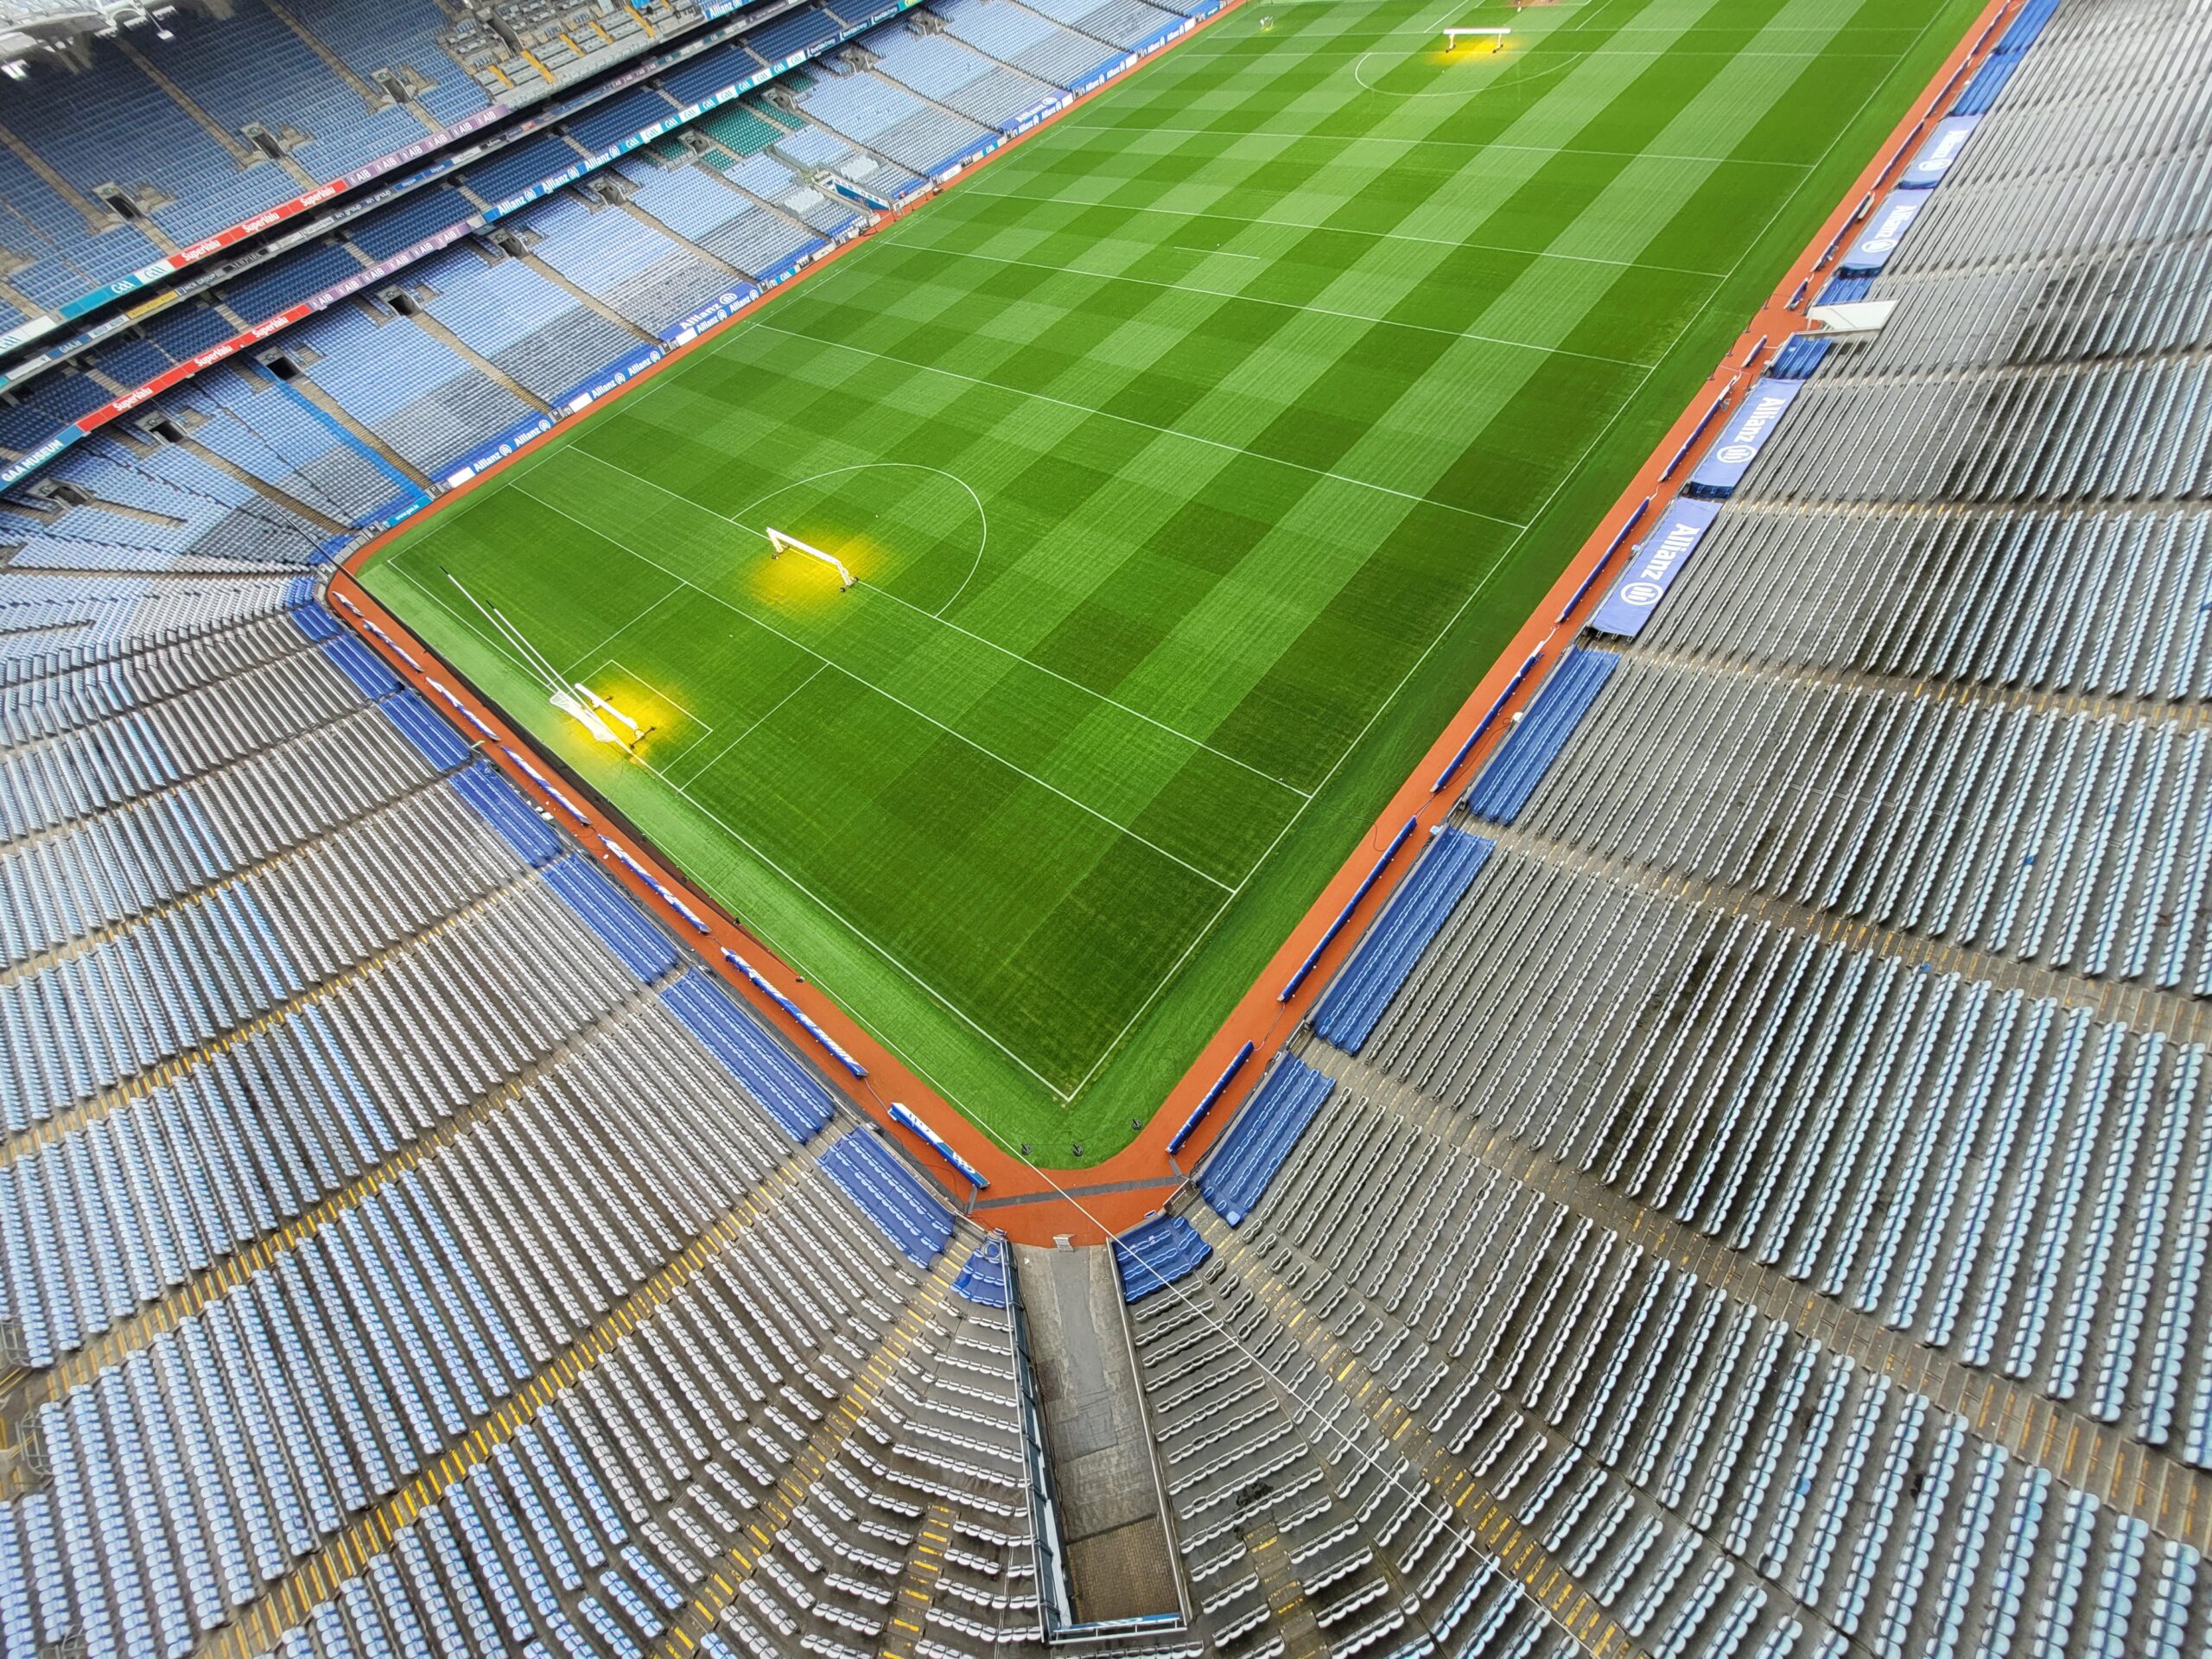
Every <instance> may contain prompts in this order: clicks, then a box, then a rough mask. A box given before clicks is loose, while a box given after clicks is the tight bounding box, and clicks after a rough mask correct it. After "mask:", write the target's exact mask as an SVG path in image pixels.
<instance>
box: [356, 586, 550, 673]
mask: <svg viewBox="0 0 2212 1659" xmlns="http://www.w3.org/2000/svg"><path fill="white" fill-rule="evenodd" d="M391 570H392V574H393V575H397V577H398V578H399V579H400V580H401V581H402V582H405V583H406V584H407V585H408V586H409V587H410V588H413V589H414V590H415V591H416V593H418V594H422V595H423V598H425V599H427V600H429V601H430V603H431V604H433V605H435V606H436V607H438V608H439V609H440V610H442V611H443V612H444V613H446V614H447V615H448V616H449V617H451V618H452V619H453V620H454V621H455V622H456V623H458V624H460V626H461V628H462V630H463V631H464V632H468V633H473V634H474V635H475V636H476V638H477V639H480V640H481V641H483V643H484V644H485V645H488V646H490V647H491V649H492V653H493V655H494V656H496V657H503V658H505V659H506V660H507V661H508V662H509V663H511V664H513V665H514V666H515V667H516V668H517V669H518V670H519V671H521V672H523V673H524V674H526V675H528V676H529V677H530V679H531V683H532V684H534V685H536V684H541V682H540V681H539V680H538V678H537V670H536V669H534V668H532V667H531V665H530V664H527V663H525V662H524V661H523V659H522V658H519V657H518V656H516V655H515V651H514V647H513V646H512V645H509V644H507V642H506V641H505V640H504V639H497V638H495V637H494V636H493V635H491V634H488V633H486V632H484V630H483V629H482V628H480V627H479V626H477V625H476V624H475V623H474V622H472V621H470V620H468V619H467V617H465V616H463V615H462V614H461V613H460V612H459V611H456V610H455V609H454V607H452V606H451V605H448V603H447V602H446V601H445V598H444V596H443V595H442V594H437V593H434V592H432V591H431V589H430V586H429V583H428V582H424V581H423V580H422V579H421V578H420V577H419V576H417V575H416V574H415V573H414V572H413V571H412V570H410V569H408V568H407V567H406V566H405V565H404V564H401V563H398V562H397V560H393V561H391Z"/></svg>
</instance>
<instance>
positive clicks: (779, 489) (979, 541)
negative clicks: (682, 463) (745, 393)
mask: <svg viewBox="0 0 2212 1659" xmlns="http://www.w3.org/2000/svg"><path fill="white" fill-rule="evenodd" d="M593 459H594V460H597V459H599V457H597V456H594V457H593ZM607 465H608V466H610V467H616V466H617V463H615V462H613V461H608V462H607ZM874 467H889V468H891V469H893V471H905V472H910V473H935V474H937V475H938V477H939V478H949V479H950V480H952V481H953V482H954V483H955V484H957V485H958V486H960V487H961V488H962V489H963V490H965V491H967V492H968V499H969V500H970V501H972V502H974V503H975V504H976V523H977V524H980V525H982V532H983V533H982V535H981V536H978V537H976V551H975V554H974V555H973V556H971V557H970V558H969V561H968V574H967V575H964V576H963V577H961V578H960V585H959V586H958V587H957V588H954V589H953V590H952V598H951V599H948V600H946V601H944V604H942V605H940V606H938V607H937V609H936V610H934V611H931V613H930V614H931V616H936V617H942V616H943V614H944V613H945V612H946V611H948V610H950V609H951V608H952V605H953V602H954V601H956V600H957V599H958V598H959V597H960V595H961V594H964V593H966V592H967V591H968V584H969V582H973V581H975V580H976V571H978V570H980V569H982V566H983V555H984V554H985V553H986V552H987V551H988V550H989V549H990V545H991V515H990V514H989V513H988V512H985V511H984V509H983V498H982V496H980V495H978V494H976V486H974V485H972V484H970V483H969V481H968V480H966V479H964V478H963V477H961V476H960V474H957V473H950V472H947V471H946V470H945V469H944V467H932V466H931V465H929V464H928V463H927V462H926V461H855V462H854V463H853V464H852V465H851V466H849V467H830V468H829V470H828V471H827V472H822V473H810V474H808V475H807V476H806V477H804V478H800V479H794V480H792V481H791V482H790V483H788V484H780V485H778V486H776V487H775V488H774V489H772V490H771V491H769V492H768V493H767V494H766V495H758V496H755V497H753V499H752V500H750V501H748V502H747V503H746V504H745V505H743V506H741V507H740V508H739V509H738V510H737V512H734V513H731V512H724V513H716V514H715V517H717V518H726V519H728V521H729V522H730V523H731V524H735V525H737V527H738V528H739V529H740V530H751V529H752V528H753V526H752V525H750V524H745V523H743V522H742V521H741V519H740V518H739V517H738V514H739V513H749V512H752V511H753V508H755V507H757V506H759V505H760V504H761V503H762V502H764V501H772V500H774V499H776V498H777V497H778V496H779V495H781V494H783V493H784V492H785V491H786V490H803V489H804V488H805V487H806V486H808V485H810V484H819V483H820V482H821V481H822V480H823V479H825V478H842V477H843V476H844V475H845V474H847V473H865V472H868V471H869V470H871V469H872V468H874ZM618 470H619V471H621V472H625V473H629V474H630V476H631V477H632V478H635V479H637V480H638V481H639V483H640V484H652V480H651V479H648V478H642V477H639V474H636V473H631V472H630V469H629V468H628V467H618ZM653 487H654V488H655V489H659V488H660V487H661V486H659V485H658V484H655V485H653ZM666 493H668V494H671V495H676V498H677V500H679V501H691V498H690V496H688V495H677V493H676V492H675V491H673V490H670V491H668V492H666ZM691 505H693V506H695V507H700V508H702V510H703V511H705V512H714V511H715V510H714V509H713V508H712V507H709V506H706V505H705V504H704V503H702V502H698V501H691ZM755 533H756V534H760V535H766V533H767V532H766V531H765V530H763V531H757V532H755Z"/></svg>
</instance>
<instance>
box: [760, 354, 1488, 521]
mask: <svg viewBox="0 0 2212 1659" xmlns="http://www.w3.org/2000/svg"><path fill="white" fill-rule="evenodd" d="M753 327H756V328H766V329H767V330H768V331H769V332H770V333H771V334H782V335H784V336H785V337H786V338H788V339H791V340H804V341H805V342H806V343H807V344H808V345H810V346H823V347H824V348H825V349H834V350H836V351H841V352H854V353H858V354H859V355H860V356H861V357H872V358H874V359H876V360H877V361H878V362H880V363H896V364H898V365H899V367H901V368H906V369H918V370H919V371H921V372H923V373H925V374H941V375H943V376H944V377H945V378H947V379H949V380H959V381H964V382H965V383H966V384H967V385H971V386H988V387H989V388H990V389H991V390H992V391H1002V392H1004V393H1006V394H1007V397H1030V398H1034V399H1035V400H1036V401H1037V402H1039V403H1040V404H1056V405H1058V407H1059V408H1061V409H1067V410H1074V411H1075V412H1077V414H1080V415H1092V416H1097V417H1098V418H1099V419H1100V420H1105V421H1118V422H1120V423H1122V424H1123V425H1125V426H1141V427H1143V428H1144V429H1146V430H1147V431H1150V432H1157V433H1159V434H1160V435H1161V436H1163V437H1169V438H1180V439H1181V440H1182V441H1183V442H1185V443H1196V444H1202V445H1204V446H1205V448H1209V449H1220V450H1224V451H1226V452H1227V453H1229V454H1232V455H1243V456H1246V457H1248V458H1249V459H1250V460H1253V461H1265V462H1266V463H1267V464H1268V466H1270V467H1288V468H1290V469H1291V470H1292V471H1293V472H1298V473H1308V474H1312V475H1313V477H1315V478H1326V479H1332V480H1335V481H1336V482H1337V483H1339V484H1348V485H1350V486H1352V487H1353V488H1354V489H1361V490H1373V491H1374V492H1375V493H1376V494H1378V495H1393V496H1395V497H1397V498H1398V499H1400V500H1401V501H1411V502H1414V504H1415V505H1420V506H1425V507H1434V508H1436V509H1438V510H1439V511H1440V512H1456V513H1459V514H1461V515H1462V516H1464V517H1465V518H1479V519H1481V520H1483V521H1484V523H1485V524H1501V525H1503V526H1504V528H1506V529H1507V530H1513V531H1519V530H1525V529H1527V528H1528V526H1527V525H1526V524H1520V523H1518V522H1516V520H1514V519H1511V518H1499V517H1498V516H1497V514H1496V513H1494V512H1482V511H1480V510H1479V509H1478V508H1475V507H1463V506H1459V505H1456V504H1454V503H1452V502H1450V501H1438V500H1435V499H1432V498H1431V497H1428V496H1426V495H1415V494H1414V493H1413V492H1412V491H1411V490H1401V489H1398V488H1396V487H1395V486H1392V485H1389V484H1377V483H1376V482H1375V481H1374V480H1371V479H1365V478H1354V477H1352V476H1351V474H1348V473H1335V472H1331V471H1330V470H1329V469H1328V468H1327V467H1308V466H1307V465H1306V463H1305V462H1304V461H1285V460H1283V459H1282V458H1281V456H1278V455H1263V454H1260V453H1259V452H1258V451H1257V450H1255V449H1247V448H1244V446H1243V445H1242V444H1239V443H1227V442H1223V441H1222V440H1221V439H1219V438H1207V437H1201V436H1199V435H1198V434H1197V433H1195V432H1185V431H1183V430H1182V429H1179V428H1178V427H1173V426H1160V425H1158V424H1156V423H1154V422H1151V421H1146V420H1140V419H1138V418H1137V417H1136V416H1134V415H1116V414H1112V413H1109V411H1108V410H1103V409H1094V408H1092V407H1091V406H1090V404H1078V403H1074V402H1071V400H1070V399H1068V398H1065V397H1053V396H1052V393H1050V392H1047V391H1028V390H1027V389H1025V388H1023V387H1020V386H1009V385H1005V384H1004V383H1003V382H1001V381H997V380H986V379H984V378H982V377H981V376H979V375H973V374H963V373H961V372H959V371H958V370H957V369H946V368H940V367H938V365H936V364H934V363H917V362H915V361H914V360H913V359H911V358H905V357H893V355H892V354H891V353H888V352H878V351H872V350H870V349H869V348H868V346H854V345H850V344H849V343H847V342H846V341H844V340H824V339H823V337H822V336H821V335H819V334H802V333H800V332H799V331H798V329H796V328H785V327H782V326H780V325H779V324H777V323H772V322H769V321H766V320H764V319H761V318H757V317H756V318H755V319H754V320H753Z"/></svg>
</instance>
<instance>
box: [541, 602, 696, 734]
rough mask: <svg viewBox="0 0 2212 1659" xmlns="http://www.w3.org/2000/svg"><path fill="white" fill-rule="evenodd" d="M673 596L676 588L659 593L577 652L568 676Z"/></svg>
mask: <svg viewBox="0 0 2212 1659" xmlns="http://www.w3.org/2000/svg"><path fill="white" fill-rule="evenodd" d="M675 597H676V589H675V588H670V589H669V590H668V591H667V592H666V593H664V594H659V595H658V596H657V597H655V598H653V599H652V600H650V601H647V602H646V604H645V607H644V608H643V609H642V610H640V611H639V613H637V614H636V615H635V616H633V617H632V618H631V619H630V620H628V621H627V622H625V623H624V624H623V625H622V626H620V627H619V628H617V629H615V630H614V631H613V632H612V633H610V634H608V635H607V638H605V639H601V641H600V642H599V643H598V644H596V645H594V646H592V648H591V649H590V650H589V651H584V652H577V654H576V659H575V661H574V662H573V663H570V664H569V678H571V679H574V678H575V675H576V671H577V670H579V669H581V668H582V666H583V665H584V664H586V663H588V662H591V661H592V660H594V658H599V653H600V652H603V651H605V650H606V649H607V647H608V646H609V645H613V643H614V642H615V641H616V640H617V639H620V638H621V637H622V636H623V635H624V634H626V633H627V632H630V630H631V629H632V628H634V627H636V626H638V624H639V623H640V622H642V621H644V620H645V619H646V618H647V617H648V616H651V615H652V613H654V612H655V611H657V610H658V609H659V608H660V607H661V606H662V605H663V604H664V603H666V602H667V601H669V600H671V599H673V598H675ZM599 660H601V661H606V662H612V661H613V658H599ZM624 672H625V673H627V672H628V670H624ZM632 678H635V676H634V675H632ZM671 701H672V699H671ZM683 712H684V713H685V714H687V715H688V714H690V712H691V711H690V709H684V711H683Z"/></svg>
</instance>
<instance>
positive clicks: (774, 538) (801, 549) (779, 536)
mask: <svg viewBox="0 0 2212 1659" xmlns="http://www.w3.org/2000/svg"><path fill="white" fill-rule="evenodd" d="M785 548H789V549H791V551H792V552H794V553H804V554H805V555H806V556H808V557H809V558H812V559H819V560H821V561H822V563H824V564H826V565H828V566H829V568H830V569H833V570H835V571H836V573H837V586H838V588H839V589H840V590H841V591H842V589H844V588H849V587H851V586H852V585H853V573H852V572H851V571H849V570H848V569H845V567H844V564H843V563H842V562H841V561H840V560H838V559H836V558H833V557H832V556H830V555H829V554H827V553H824V552H823V550H821V549H820V548H818V547H809V546H808V545H807V544H806V543H804V542H802V541H801V540H799V538H798V537H796V536H786V535H785V534H784V532H783V531H780V530H778V529H777V528H776V527H775V526H774V525H772V524H771V525H770V526H769V527H768V556H769V557H771V558H774V557H776V556H778V555H779V554H781V553H782V552H783V550H785Z"/></svg>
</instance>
